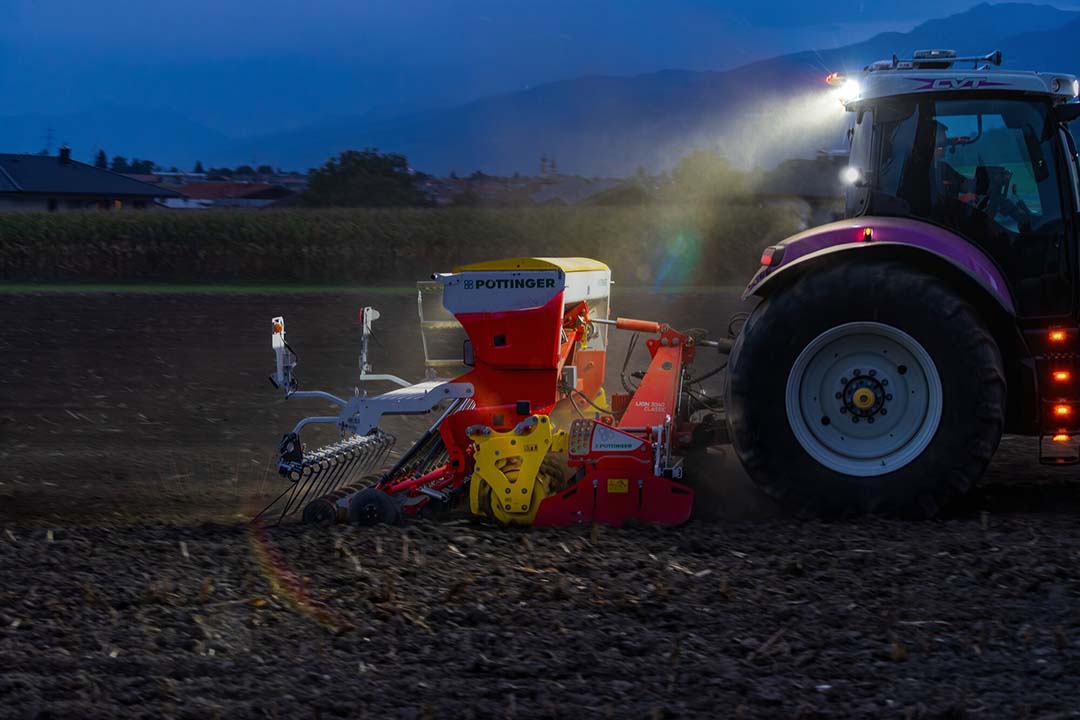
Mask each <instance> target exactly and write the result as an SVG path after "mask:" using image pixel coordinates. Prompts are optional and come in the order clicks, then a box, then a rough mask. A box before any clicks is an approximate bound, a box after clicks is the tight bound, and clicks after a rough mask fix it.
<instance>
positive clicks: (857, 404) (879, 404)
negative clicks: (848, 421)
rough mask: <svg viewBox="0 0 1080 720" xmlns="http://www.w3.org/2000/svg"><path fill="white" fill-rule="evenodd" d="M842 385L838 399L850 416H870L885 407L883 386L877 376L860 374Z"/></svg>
mask: <svg viewBox="0 0 1080 720" xmlns="http://www.w3.org/2000/svg"><path fill="white" fill-rule="evenodd" d="M841 384H842V385H843V390H842V391H841V396H840V399H841V400H842V401H843V407H844V408H845V409H846V410H847V411H848V412H849V413H851V415H852V417H859V418H870V417H873V416H875V415H877V414H878V413H879V412H880V411H881V410H883V409H884V408H885V402H886V400H885V397H886V393H885V387H884V386H883V385H882V384H881V382H880V381H879V380H877V378H874V377H871V376H869V375H860V376H858V377H855V378H854V379H852V380H849V381H848V382H847V384H846V385H844V384H843V383H841Z"/></svg>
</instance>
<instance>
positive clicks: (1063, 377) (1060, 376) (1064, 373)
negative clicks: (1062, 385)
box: [1054, 370, 1072, 382]
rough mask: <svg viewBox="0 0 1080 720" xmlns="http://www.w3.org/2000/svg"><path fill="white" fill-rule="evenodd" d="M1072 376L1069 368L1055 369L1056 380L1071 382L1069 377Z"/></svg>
mask: <svg viewBox="0 0 1080 720" xmlns="http://www.w3.org/2000/svg"><path fill="white" fill-rule="evenodd" d="M1071 377H1072V373H1070V372H1069V371H1068V370H1055V371H1054V381H1055V382H1069V378H1071Z"/></svg>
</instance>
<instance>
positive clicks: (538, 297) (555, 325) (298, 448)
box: [269, 258, 731, 525]
mask: <svg viewBox="0 0 1080 720" xmlns="http://www.w3.org/2000/svg"><path fill="white" fill-rule="evenodd" d="M434 279H435V283H436V284H437V285H438V286H439V288H440V289H441V291H442V303H443V305H444V306H445V308H446V310H447V311H449V312H450V313H451V314H452V315H453V317H454V318H455V322H456V323H459V324H460V327H461V328H462V329H463V330H464V332H465V335H466V337H467V340H466V341H465V343H464V351H463V356H464V357H463V358H462V360H463V362H464V365H466V366H468V367H470V368H471V369H469V370H468V371H467V372H465V373H464V374H463V375H461V376H460V377H457V378H454V379H432V380H427V381H425V382H421V383H417V384H410V383H407V382H406V381H404V380H401V379H400V378H397V377H395V376H388V375H373V374H371V373H370V369H371V368H370V365H369V364H368V363H367V339H368V337H369V336H370V331H371V322H372V321H373V320H374V319H375V318H376V317H377V314H375V312H374V311H373V310H372V309H371V308H365V309H364V310H363V311H362V313H361V325H362V331H363V332H362V338H363V340H362V348H361V367H362V373H361V380H362V381H364V382H370V381H375V380H384V381H390V382H396V383H398V384H399V385H401V387H400V388H398V389H395V390H391V391H390V392H386V393H382V394H379V395H368V394H367V393H366V392H362V391H361V390H359V389H356V390H355V391H354V393H353V395H352V396H351V397H350V398H348V399H345V398H339V397H336V396H333V395H330V394H328V393H325V392H321V391H302V390H298V389H297V382H296V376H295V374H294V369H295V367H296V356H295V354H294V353H293V352H292V350H291V348H290V347H289V345H288V344H287V343H286V342H285V322H284V319H282V318H280V317H279V318H274V320H273V335H272V344H273V348H274V351H275V354H276V359H277V364H276V368H275V373H274V376H273V378H272V380H273V382H274V384H275V385H276V386H278V387H280V388H284V390H285V392H286V395H287V396H289V397H291V398H317V399H322V400H329V401H330V402H332V403H334V404H336V405H338V406H339V407H341V413H340V414H339V415H337V416H330V417H309V418H305V419H304V420H302V421H300V423H299V424H298V425H297V426H296V427H295V428H294V429H293V430H292V432H290V433H288V434H287V435H286V436H285V437H284V439H283V440H282V443H281V456H280V461H279V469H280V471H281V473H282V474H283V475H285V476H287V477H288V478H289V479H290V480H291V481H292V485H291V486H290V487H289V488H288V491H287V492H286V494H285V495H284V496H283V497H282V498H281V499H280V500H279V501H278V502H277V503H276V504H275V505H273V506H271V508H270V509H269V511H270V513H272V514H275V513H276V515H274V516H275V517H276V518H278V519H280V518H282V517H285V516H288V515H289V514H291V513H293V512H295V511H300V512H301V513H302V515H303V517H304V519H306V520H308V521H313V522H340V521H345V520H351V521H352V522H355V523H359V524H372V523H377V522H397V521H399V520H400V519H402V518H403V517H406V516H415V515H420V514H427V513H431V512H435V511H438V510H442V509H449V508H450V507H452V506H454V505H456V504H457V503H458V502H459V501H467V503H468V508H469V510H470V511H471V512H472V513H473V514H475V515H479V516H484V517H488V518H491V519H493V520H495V521H498V522H500V523H505V524H522V525H533V524H535V525H567V524H570V523H577V522H601V523H606V524H612V525H621V524H623V523H624V522H626V521H628V520H638V521H641V522H647V523H659V524H678V523H682V522H684V521H686V520H687V518H689V516H690V510H691V506H692V502H693V492H692V490H691V489H690V488H689V487H687V486H686V485H685V484H683V483H682V482H680V480H681V479H682V476H683V466H682V454H683V453H685V452H686V451H687V449H688V448H690V447H691V446H693V445H695V444H698V445H700V444H701V443H707V442H709V441H710V440H711V438H712V437H713V435H714V434H715V433H716V432H719V425H718V424H717V423H716V418H717V417H718V416H717V415H716V414H714V413H711V412H709V409H710V405H709V400H708V398H707V397H706V396H704V395H703V394H702V393H701V392H700V391H692V390H689V389H688V388H689V387H690V386H691V385H693V384H694V383H695V382H696V379H695V378H694V377H693V373H692V369H691V367H692V364H693V362H694V360H695V357H696V356H697V354H698V353H699V352H701V351H703V350H711V351H712V354H714V355H715V354H716V353H717V350H725V349H728V348H730V344H731V341H730V340H726V341H710V340H707V339H706V338H705V337H704V335H703V334H701V333H696V334H688V333H683V332H679V331H678V330H675V329H673V328H671V327H669V326H667V325H664V324H661V323H658V322H653V321H644V320H631V319H626V318H619V319H616V320H612V319H609V317H608V302H609V292H610V288H611V272H610V270H609V269H608V267H607V266H606V265H604V264H603V263H600V262H597V261H595V260H589V259H585V258H518V259H511V260H502V261H496V262H488V263H480V264H476V265H467V266H464V267H461V268H458V269H457V270H455V271H454V272H453V273H448V274H439V275H435V276H434ZM425 285H428V286H429V287H428V288H427V290H428V291H430V284H425ZM423 292H424V289H423V288H422V289H421V293H423ZM422 301H423V298H422V297H421V303H422ZM425 322H426V323H428V324H430V321H424V320H423V318H422V323H425ZM435 322H436V323H438V322H445V321H435ZM612 329H614V330H621V331H628V332H632V333H640V334H641V335H644V336H646V338H647V339H646V340H645V347H646V349H647V350H648V353H649V357H650V361H649V364H648V367H647V369H646V370H645V371H644V372H638V373H634V374H627V373H626V372H625V369H626V368H625V363H624V372H623V375H622V380H623V383H624V385H625V387H626V390H627V392H623V393H617V394H613V395H611V396H610V398H609V397H608V395H607V394H606V392H605V389H604V381H605V364H606V356H607V340H608V332H609V330H612ZM426 342H427V341H426V339H425V347H426ZM632 349H633V343H631V348H630V350H631V351H632ZM628 359H629V352H628ZM695 409H696V412H693V413H692V411H693V410H695ZM419 413H432V414H434V415H435V416H436V417H437V419H436V420H435V422H434V423H433V424H432V425H431V426H430V428H428V430H427V431H426V432H425V433H424V434H423V435H422V436H421V437H420V438H419V440H418V441H416V442H415V443H414V444H412V446H411V447H410V448H408V449H407V450H406V451H405V452H404V453H403V454H402V456H401V458H400V459H399V460H398V461H397V462H396V463H395V464H394V465H393V467H391V468H389V469H386V470H381V469H380V465H381V463H383V462H384V460H385V459H386V457H387V455H388V453H389V450H390V448H391V446H392V444H393V438H392V437H391V435H389V434H388V433H386V432H385V431H383V430H381V429H380V428H379V421H380V419H381V418H382V417H384V416H387V415H404V414H419ZM312 423H329V424H333V425H336V426H337V428H338V429H339V430H341V432H342V433H343V434H344V435H345V436H346V438H345V439H343V440H341V441H339V442H337V443H334V444H332V445H329V446H326V447H322V448H319V449H316V450H307V449H306V448H305V447H304V444H303V442H302V440H301V431H302V430H303V428H304V427H306V426H307V425H310V424H312ZM377 470H378V472H375V471H377Z"/></svg>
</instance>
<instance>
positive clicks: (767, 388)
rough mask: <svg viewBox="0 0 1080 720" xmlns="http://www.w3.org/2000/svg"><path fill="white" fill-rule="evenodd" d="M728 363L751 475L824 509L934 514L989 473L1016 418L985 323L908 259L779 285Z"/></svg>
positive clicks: (780, 494)
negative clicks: (1008, 418) (1008, 419)
mask: <svg viewBox="0 0 1080 720" xmlns="http://www.w3.org/2000/svg"><path fill="white" fill-rule="evenodd" d="M890 351H891V353H892V354H891V355H890V354H889V353H890ZM728 372H729V375H728V384H727V391H726V392H727V397H726V400H727V413H728V423H729V429H730V433H731V438H732V442H733V444H734V446H735V451H736V453H737V454H738V456H739V458H740V460H741V461H742V463H743V465H744V466H745V468H746V469H747V471H748V473H749V474H750V476H751V478H752V479H753V480H754V481H755V482H756V483H757V485H758V486H759V487H761V488H762V489H763V490H764V491H765V492H767V493H768V494H769V495H772V496H773V497H775V498H776V499H778V500H780V501H781V502H782V503H784V504H786V505H788V506H790V507H792V508H795V509H797V510H804V511H810V512H812V513H814V514H818V515H825V516H839V515H853V514H863V513H875V514H882V515H889V516H897V517H909V518H920V517H929V516H931V515H933V514H935V513H936V512H937V511H938V510H939V509H940V508H941V507H942V506H943V505H945V504H946V503H948V502H949V501H950V500H952V499H954V498H957V497H959V496H961V495H963V494H964V493H966V492H967V491H968V490H969V489H970V488H971V486H972V485H973V484H974V482H975V481H976V480H977V479H978V478H979V477H980V476H981V475H982V473H983V471H984V470H985V469H986V466H987V464H988V463H989V461H990V458H991V457H992V456H993V454H994V451H995V450H996V449H997V445H998V442H999V441H1000V439H1001V434H1002V431H1003V428H1004V424H1005V407H1006V384H1005V370H1004V367H1003V363H1002V359H1001V353H1000V351H999V350H998V347H997V344H996V343H995V341H994V338H993V336H992V335H991V334H990V331H989V330H988V329H987V327H986V324H985V323H984V322H983V320H982V319H981V318H980V316H979V314H978V313H977V312H976V310H975V309H974V308H973V307H972V306H971V304H970V303H968V302H967V301H966V300H964V299H963V297H961V296H960V295H959V294H958V293H957V292H956V291H955V290H954V289H952V288H950V287H949V286H948V285H947V284H946V283H945V282H944V281H942V280H941V279H939V278H936V277H934V276H932V275H929V274H926V273H924V272H920V271H918V270H915V269H913V268H911V267H910V266H908V265H904V264H901V263H897V262H862V263H857V262H849V263H843V264H840V265H837V266H835V267H831V268H827V269H825V270H822V271H819V272H815V273H812V274H808V275H806V276H804V277H802V278H800V279H799V280H797V281H795V282H794V283H793V284H792V285H790V286H789V287H786V288H783V289H780V290H778V291H777V292H776V293H775V294H774V295H772V296H770V297H769V298H767V299H766V300H764V301H763V302H762V303H761V304H760V305H758V307H757V308H756V309H755V310H754V312H753V313H752V314H751V316H750V319H749V320H748V321H747V323H746V326H745V327H744V328H743V330H742V333H741V334H740V336H739V338H738V340H737V341H736V343H735V347H734V348H733V349H732V353H731V357H730V365H729V370H728ZM890 381H891V385H890ZM894 395H895V398H894ZM890 409H891V410H892V411H893V412H892V414H891V415H890V414H888V413H889V410H890Z"/></svg>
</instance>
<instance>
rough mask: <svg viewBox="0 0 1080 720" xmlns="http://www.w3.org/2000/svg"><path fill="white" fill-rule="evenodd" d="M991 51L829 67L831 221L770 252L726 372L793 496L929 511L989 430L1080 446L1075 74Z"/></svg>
mask: <svg viewBox="0 0 1080 720" xmlns="http://www.w3.org/2000/svg"><path fill="white" fill-rule="evenodd" d="M1000 65H1001V53H1000V52H995V53H991V54H989V55H986V56H981V57H968V58H961V57H957V55H956V53H955V52H953V51H949V50H927V51H921V52H917V53H915V54H914V56H913V58H912V59H910V60H901V59H899V58H897V57H896V56H893V58H892V59H891V60H885V61H880V62H876V63H873V64H872V65H869V66H868V67H866V68H865V69H864V71H863V72H861V73H860V74H859V75H858V76H857V77H852V78H844V77H839V76H832V77H830V80H831V81H832V82H833V83H835V84H837V85H838V86H839V88H840V90H839V94H840V95H841V97H840V100H841V102H842V103H843V105H844V107H845V109H846V110H847V111H848V112H849V113H851V116H852V120H853V122H852V123H851V127H850V130H849V132H848V136H849V139H850V145H851V155H850V161H849V166H848V167H847V168H846V169H845V170H844V171H843V179H844V181H845V182H846V212H845V218H844V219H842V220H840V221H838V222H834V223H831V224H827V225H823V226H820V227H816V228H812V229H810V230H808V231H806V232H803V233H801V234H799V235H796V236H794V237H791V238H789V239H787V240H785V241H783V242H781V243H779V244H778V245H775V246H773V247H769V248H767V249H766V250H765V251H764V253H763V254H762V257H761V268H760V270H759V271H758V272H757V274H756V275H754V277H753V279H752V280H751V281H750V284H749V286H748V287H747V288H746V291H745V295H744V297H747V298H749V297H751V296H753V297H756V298H759V299H760V302H759V303H758V305H757V306H756V308H755V309H754V310H753V312H752V314H751V315H750V318H749V320H748V321H747V322H746V323H745V325H744V326H743V329H742V332H741V333H740V335H739V338H738V340H737V342H736V343H735V346H734V348H733V350H732V353H731V356H730V365H729V368H728V378H727V387H726V402H725V409H726V413H727V422H728V425H729V428H730V432H731V440H732V442H733V444H734V447H735V451H736V452H737V454H738V456H739V459H740V460H741V461H742V463H743V465H744V466H745V467H746V469H747V471H748V472H749V474H750V475H751V477H752V478H753V479H754V481H755V482H756V483H757V484H758V485H759V486H760V487H762V488H763V489H765V490H766V491H767V492H768V493H769V494H771V495H773V496H775V497H777V498H779V499H781V500H782V501H784V502H786V503H788V504H790V505H792V506H795V507H799V508H805V509H809V510H811V511H814V512H818V513H823V514H830V515H832V514H849V513H881V514H888V515H895V516H904V517H925V516H929V515H932V514H933V513H935V512H936V511H937V510H938V509H939V508H941V507H942V506H943V505H945V504H946V503H948V502H949V501H950V500H952V499H954V498H956V497H958V496H960V495H963V494H964V493H965V492H967V491H968V490H969V489H970V488H971V487H972V485H973V483H975V481H976V480H978V479H979V477H980V476H981V475H982V473H983V472H984V470H985V468H986V466H987V464H988V463H989V461H990V459H991V457H992V456H993V454H994V452H995V450H996V448H997V447H998V443H999V441H1000V439H1001V437H1002V434H1003V433H1012V434H1017V435H1027V436H1037V437H1039V438H1040V441H1039V447H1040V450H1039V456H1040V459H1041V461H1042V462H1044V463H1054V464H1068V463H1075V462H1077V461H1078V460H1080V452H1078V447H1080V443H1078V437H1080V377H1078V373H1080V366H1078V364H1077V358H1078V357H1080V356H1078V354H1077V352H1078V350H1080V328H1078V326H1077V320H1078V305H1077V263H1078V256H1077V251H1078V248H1077V231H1078V226H1077V221H1078V220H1080V214H1078V213H1080V194H1078V193H1080V184H1078V165H1077V150H1076V145H1075V143H1074V141H1073V138H1072V135H1071V134H1070V132H1069V127H1068V124H1069V122H1070V121H1072V120H1074V119H1076V118H1077V117H1080V104H1078V103H1077V101H1076V98H1077V93H1078V83H1077V80H1076V78H1075V77H1073V76H1071V75H1062V74H1056V73H1041V72H1017V71H1006V70H1001V69H1000Z"/></svg>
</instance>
